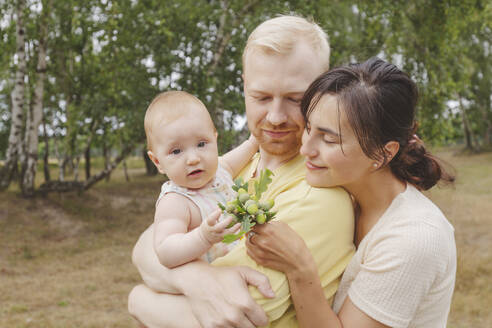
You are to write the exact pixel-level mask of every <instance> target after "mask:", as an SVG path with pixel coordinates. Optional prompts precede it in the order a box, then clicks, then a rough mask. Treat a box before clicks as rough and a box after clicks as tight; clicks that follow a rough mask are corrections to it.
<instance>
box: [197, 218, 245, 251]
mask: <svg viewBox="0 0 492 328" xmlns="http://www.w3.org/2000/svg"><path fill="white" fill-rule="evenodd" d="M221 213H222V212H221V211H220V210H217V211H215V212H213V213H212V214H210V215H209V217H208V218H206V219H205V220H203V221H202V224H201V225H200V227H199V229H200V232H201V235H202V237H203V238H204V239H205V240H206V241H207V242H209V243H210V244H211V245H213V244H215V243H218V242H219V241H221V240H222V239H223V238H224V236H225V235H228V234H234V233H236V232H237V231H238V230H239V228H240V227H241V224H240V223H236V224H235V225H233V226H232V227H230V228H227V227H228V226H229V225H230V224H231V222H232V220H233V218H232V216H228V217H227V218H226V219H225V220H223V221H219V218H220V215H221Z"/></svg>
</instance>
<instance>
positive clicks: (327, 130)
mask: <svg viewBox="0 0 492 328" xmlns="http://www.w3.org/2000/svg"><path fill="white" fill-rule="evenodd" d="M317 129H318V130H319V131H321V132H324V133H328V134H331V135H334V136H335V137H340V135H339V134H338V133H336V132H335V131H333V130H332V129H330V128H322V127H319V126H318V127H317Z"/></svg>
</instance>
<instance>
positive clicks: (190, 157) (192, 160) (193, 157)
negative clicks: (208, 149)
mask: <svg viewBox="0 0 492 328" xmlns="http://www.w3.org/2000/svg"><path fill="white" fill-rule="evenodd" d="M198 163H200V156H198V155H197V153H196V152H194V151H190V152H188V154H187V157H186V164H187V165H196V164H198Z"/></svg>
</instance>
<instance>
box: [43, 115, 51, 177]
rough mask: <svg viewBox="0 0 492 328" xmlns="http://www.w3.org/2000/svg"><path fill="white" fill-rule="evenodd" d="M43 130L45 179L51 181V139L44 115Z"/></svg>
mask: <svg viewBox="0 0 492 328" xmlns="http://www.w3.org/2000/svg"><path fill="white" fill-rule="evenodd" d="M43 132H44V156H43V164H44V165H43V168H44V181H50V180H51V176H50V163H49V156H50V141H49V138H48V134H47V132H46V121H45V120H44V117H43Z"/></svg>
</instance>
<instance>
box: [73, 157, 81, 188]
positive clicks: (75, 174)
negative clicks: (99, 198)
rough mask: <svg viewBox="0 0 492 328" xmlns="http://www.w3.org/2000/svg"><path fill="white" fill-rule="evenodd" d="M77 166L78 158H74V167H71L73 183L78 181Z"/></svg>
mask: <svg viewBox="0 0 492 328" xmlns="http://www.w3.org/2000/svg"><path fill="white" fill-rule="evenodd" d="M79 164H80V156H77V157H75V165H74V166H73V179H74V181H77V182H78V181H79Z"/></svg>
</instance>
